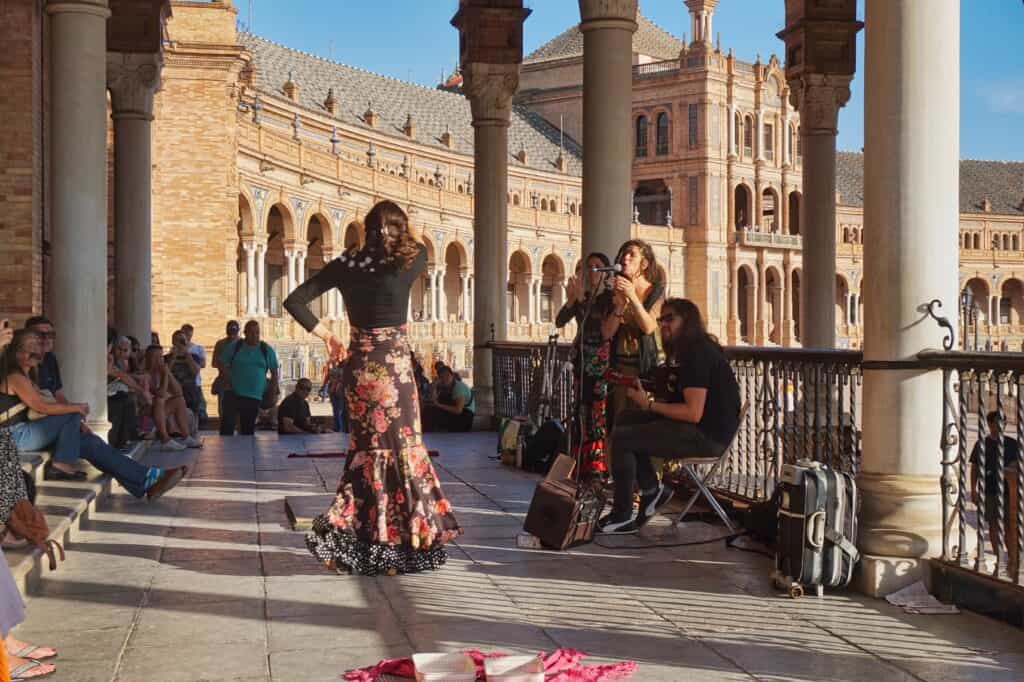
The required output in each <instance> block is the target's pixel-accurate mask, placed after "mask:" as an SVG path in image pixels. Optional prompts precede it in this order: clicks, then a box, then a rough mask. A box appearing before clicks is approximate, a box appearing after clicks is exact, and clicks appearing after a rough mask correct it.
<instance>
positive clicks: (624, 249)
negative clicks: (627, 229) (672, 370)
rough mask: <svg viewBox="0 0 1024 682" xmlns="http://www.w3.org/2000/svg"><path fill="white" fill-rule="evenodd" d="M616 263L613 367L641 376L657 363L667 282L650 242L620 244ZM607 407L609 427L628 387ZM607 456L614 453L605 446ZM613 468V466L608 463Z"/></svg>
mask: <svg viewBox="0 0 1024 682" xmlns="http://www.w3.org/2000/svg"><path fill="white" fill-rule="evenodd" d="M615 262H616V263H618V264H619V265H621V266H622V271H621V272H619V273H617V274H616V275H615V278H614V280H613V281H612V290H613V292H614V296H613V299H612V300H613V302H612V311H611V314H610V315H609V318H608V322H607V324H606V326H605V333H606V334H608V336H609V338H611V339H612V368H613V369H614V370H615V371H616V372H618V373H620V374H625V375H627V376H633V377H640V376H643V375H645V374H647V373H648V372H650V371H651V370H652V369H654V368H655V367H656V366H657V364H658V342H657V340H656V338H655V336H656V334H655V332H657V330H658V322H657V320H658V315H659V314H660V311H661V304H662V303H663V302H664V301H665V285H664V283H663V282H662V281H661V277H660V275H659V274H658V264H657V261H655V258H654V250H653V249H651V246H650V244H648V243H647V242H644V241H641V240H639V239H632V240H630V241H628V242H626V243H625V244H623V245H622V246H621V247H619V253H618V256H616V258H615ZM610 402H611V404H610V405H609V408H608V422H609V424H608V428H609V429H611V428H612V427H613V426H614V422H615V416H616V415H617V414H618V413H619V412H621V411H622V410H623V409H624V408H625V407H627V406H628V400H627V399H626V387H625V386H616V387H615V389H614V391H613V392H612V399H611V401H610ZM606 451H607V452H608V454H607V458H608V459H609V462H610V459H611V457H612V456H613V454H612V453H611V451H610V448H606ZM609 468H610V465H609Z"/></svg>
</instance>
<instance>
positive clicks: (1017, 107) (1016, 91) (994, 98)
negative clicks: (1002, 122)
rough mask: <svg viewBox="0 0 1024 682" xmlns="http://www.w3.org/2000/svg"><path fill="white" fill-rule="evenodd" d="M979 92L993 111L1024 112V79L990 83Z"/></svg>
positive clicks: (1004, 112) (1005, 112)
mask: <svg viewBox="0 0 1024 682" xmlns="http://www.w3.org/2000/svg"><path fill="white" fill-rule="evenodd" d="M978 94H979V95H981V96H982V97H983V98H984V100H985V102H986V103H987V104H988V109H989V111H991V112H993V113H996V114H1024V80H1018V81H1003V82H997V83H989V84H988V85H986V86H982V87H979V93H978Z"/></svg>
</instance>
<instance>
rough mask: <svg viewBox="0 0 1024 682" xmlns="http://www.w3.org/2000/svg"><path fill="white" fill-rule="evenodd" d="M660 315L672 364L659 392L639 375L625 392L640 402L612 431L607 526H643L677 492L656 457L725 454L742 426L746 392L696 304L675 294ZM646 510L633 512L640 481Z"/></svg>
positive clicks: (661, 372)
mask: <svg viewBox="0 0 1024 682" xmlns="http://www.w3.org/2000/svg"><path fill="white" fill-rule="evenodd" d="M661 311H662V312H661V316H660V317H659V318H658V325H659V327H660V329H661V343H662V347H663V348H664V350H665V358H666V364H665V365H662V366H661V367H658V368H657V369H656V370H655V374H656V388H655V392H654V393H648V392H647V391H645V390H644V389H643V388H642V387H641V385H640V382H639V380H637V383H636V385H635V386H634V387H633V388H630V389H628V390H627V392H626V396H627V397H628V398H629V400H630V402H631V403H633V405H635V407H632V408H626V409H625V410H623V411H622V413H620V415H619V417H618V420H617V421H616V423H615V427H614V429H613V431H612V452H613V453H614V456H613V457H612V477H613V479H614V481H615V500H614V504H613V506H612V512H611V513H610V514H609V515H607V516H605V517H604V518H602V519H601V521H600V522H599V528H600V532H602V533H608V534H626V533H635V532H637V531H638V530H639V529H640V528H641V527H642V526H643V525H644V524H645V523H647V521H648V520H650V518H651V517H652V516H654V515H655V513H657V511H658V509H660V508H661V507H663V506H664V505H665V504H666V503H667V502H668V501H669V499H671V497H672V491H671V489H670V488H668V487H667V486H665V485H662V484H660V483H659V482H658V476H657V473H656V472H655V470H654V466H653V465H652V464H651V458H652V457H657V458H661V459H679V458H683V457H686V456H691V457H697V456H700V457H715V456H718V455H721V454H722V453H723V452H724V451H725V448H726V447H728V445H729V442H730V441H732V438H733V435H734V434H735V433H736V430H737V429H738V428H739V412H740V391H739V385H738V384H737V383H736V376H735V375H734V374H733V371H732V368H731V367H730V366H729V361H728V360H726V358H725V354H724V353H723V352H722V347H721V346H719V345H718V340H717V339H716V338H715V337H714V336H712V335H710V334H708V332H707V330H706V328H705V326H704V320H703V319H702V318H701V314H700V310H699V309H698V308H697V306H696V305H694V304H693V302H691V301H689V300H686V299H681V298H671V299H669V300H667V301H665V303H664V305H663V306H662V309H661ZM634 484H636V485H638V486H639V488H640V511H639V514H638V515H637V516H636V518H634V517H633V487H634Z"/></svg>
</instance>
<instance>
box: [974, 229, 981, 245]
mask: <svg viewBox="0 0 1024 682" xmlns="http://www.w3.org/2000/svg"><path fill="white" fill-rule="evenodd" d="M974 248H975V249H980V248H981V235H980V234H978V233H977V232H975V233H974Z"/></svg>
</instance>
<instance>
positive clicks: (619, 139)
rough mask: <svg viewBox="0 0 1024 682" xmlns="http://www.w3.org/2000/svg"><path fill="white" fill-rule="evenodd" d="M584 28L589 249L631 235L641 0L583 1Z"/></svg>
mask: <svg viewBox="0 0 1024 682" xmlns="http://www.w3.org/2000/svg"><path fill="white" fill-rule="evenodd" d="M579 2H580V19H581V21H580V31H582V32H583V148H584V149H586V150H587V153H586V155H585V156H584V157H583V225H584V228H583V253H591V252H592V251H601V252H603V253H607V254H613V253H615V252H616V251H618V248H619V246H620V245H621V244H622V243H623V242H624V241H627V240H628V239H629V238H630V223H631V220H632V207H631V206H630V194H631V188H632V171H633V153H632V151H633V150H632V138H633V126H632V125H631V120H632V110H633V101H632V99H631V98H630V97H625V96H623V93H629V92H631V90H632V87H633V33H634V32H635V31H636V27H637V24H636V13H637V0H579Z"/></svg>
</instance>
